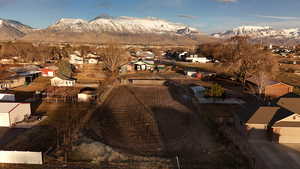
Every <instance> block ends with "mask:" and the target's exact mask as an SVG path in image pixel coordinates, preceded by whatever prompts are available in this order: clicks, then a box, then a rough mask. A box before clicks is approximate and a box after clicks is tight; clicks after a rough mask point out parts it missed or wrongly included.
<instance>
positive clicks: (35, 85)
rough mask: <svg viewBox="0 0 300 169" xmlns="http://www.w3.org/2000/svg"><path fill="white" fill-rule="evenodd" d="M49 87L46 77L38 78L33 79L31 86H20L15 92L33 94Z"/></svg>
mask: <svg viewBox="0 0 300 169" xmlns="http://www.w3.org/2000/svg"><path fill="white" fill-rule="evenodd" d="M49 85H50V78H47V77H39V78H37V79H35V80H34V81H33V82H32V83H31V84H29V85H28V86H22V87H18V88H15V89H14V90H15V91H21V92H35V91H37V90H39V91H43V90H45V89H46V88H47V87H48V86H49Z"/></svg>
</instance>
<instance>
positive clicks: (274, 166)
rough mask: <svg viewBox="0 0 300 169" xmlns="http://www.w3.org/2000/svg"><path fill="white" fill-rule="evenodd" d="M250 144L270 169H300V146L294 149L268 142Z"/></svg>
mask: <svg viewBox="0 0 300 169" xmlns="http://www.w3.org/2000/svg"><path fill="white" fill-rule="evenodd" d="M249 142H250V144H251V145H252V147H253V149H254V150H255V152H256V153H257V155H258V156H259V157H260V158H262V159H263V161H265V162H266V164H267V166H268V167H269V168H270V169H300V151H297V149H298V150H300V149H299V148H300V144H298V146H297V145H293V146H294V147H292V146H288V145H281V144H276V143H272V142H270V141H267V140H249ZM298 147H299V148H298Z"/></svg>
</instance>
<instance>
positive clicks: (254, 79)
mask: <svg viewBox="0 0 300 169" xmlns="http://www.w3.org/2000/svg"><path fill="white" fill-rule="evenodd" d="M247 81H248V82H251V83H253V84H255V85H257V86H258V84H259V83H261V84H262V86H270V85H275V84H279V83H281V82H277V81H274V80H270V79H263V80H262V82H260V81H259V79H258V78H257V77H254V76H253V77H251V78H248V79H247Z"/></svg>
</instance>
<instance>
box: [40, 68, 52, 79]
mask: <svg viewBox="0 0 300 169" xmlns="http://www.w3.org/2000/svg"><path fill="white" fill-rule="evenodd" d="M41 72H42V76H43V77H54V76H55V70H53V69H49V68H42V69H41Z"/></svg>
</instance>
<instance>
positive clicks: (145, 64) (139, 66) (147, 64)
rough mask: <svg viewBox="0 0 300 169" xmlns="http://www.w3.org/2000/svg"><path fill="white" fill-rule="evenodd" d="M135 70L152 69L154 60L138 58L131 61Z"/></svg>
mask: <svg viewBox="0 0 300 169" xmlns="http://www.w3.org/2000/svg"><path fill="white" fill-rule="evenodd" d="M133 65H134V68H135V70H137V71H147V70H152V71H153V70H154V68H155V64H154V61H149V60H139V61H137V62H134V63H133Z"/></svg>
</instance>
